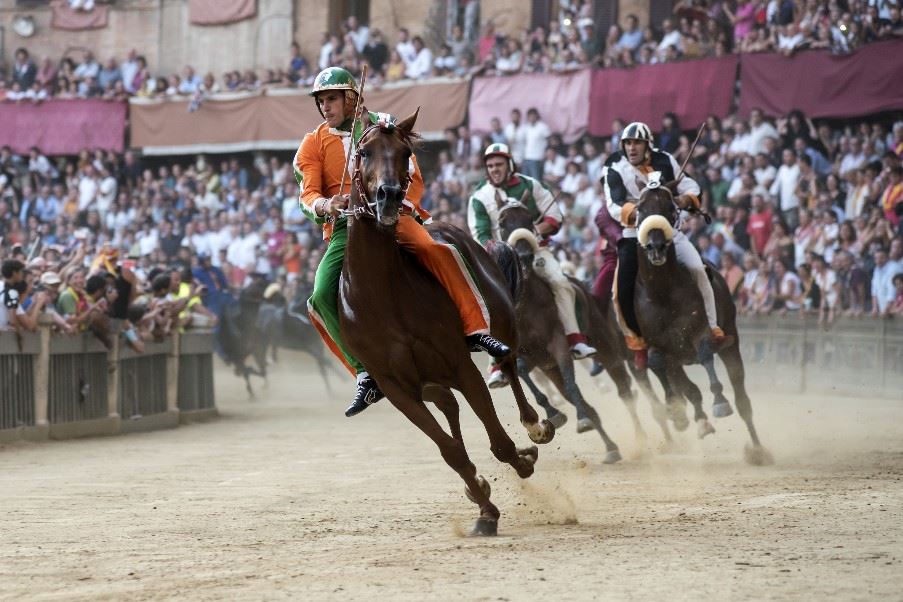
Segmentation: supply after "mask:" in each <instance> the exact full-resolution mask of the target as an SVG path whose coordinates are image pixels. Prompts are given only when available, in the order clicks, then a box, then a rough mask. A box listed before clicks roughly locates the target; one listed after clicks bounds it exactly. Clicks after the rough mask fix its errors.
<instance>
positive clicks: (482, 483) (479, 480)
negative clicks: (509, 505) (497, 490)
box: [464, 475, 492, 504]
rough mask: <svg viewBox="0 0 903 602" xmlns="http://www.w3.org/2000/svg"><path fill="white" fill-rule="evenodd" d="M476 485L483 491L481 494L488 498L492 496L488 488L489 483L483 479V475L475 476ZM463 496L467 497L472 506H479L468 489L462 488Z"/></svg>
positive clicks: (490, 488)
mask: <svg viewBox="0 0 903 602" xmlns="http://www.w3.org/2000/svg"><path fill="white" fill-rule="evenodd" d="M477 483H478V484H479V485H480V489H482V490H483V493H484V494H485V495H486V497H487V498H488V497H489V496H490V494H492V487H490V486H489V481H487V480H486V479H484V478H483V475H477ZM464 495H466V496H467V499H469V500H470V501H471V502H473V503H474V504H479V502H478V501H477V500H476V499H475V498H474V497H473V494H472V493H471V492H470V489H469V488H468V487H464Z"/></svg>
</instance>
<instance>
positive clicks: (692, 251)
mask: <svg viewBox="0 0 903 602" xmlns="http://www.w3.org/2000/svg"><path fill="white" fill-rule="evenodd" d="M674 252H675V253H676V254H677V261H679V262H680V264H681V265H682V266H684V267H685V268H687V269H688V270H690V273H691V274H692V275H693V278H694V279H695V280H696V286H698V287H699V292H700V293H702V301H703V303H704V304H705V314H706V317H708V320H709V328H715V327H717V326H718V312H717V310H716V309H715V291H714V290H712V283H711V282H709V277H708V276H707V275H706V273H705V264H703V263H702V257H700V256H699V251H697V250H696V247H694V246H693V243H691V242H690V239H689V238H687V235H686V234H684V233H683V232H681V231H679V230H678V231H675V232H674Z"/></svg>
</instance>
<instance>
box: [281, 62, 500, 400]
mask: <svg viewBox="0 0 903 602" xmlns="http://www.w3.org/2000/svg"><path fill="white" fill-rule="evenodd" d="M310 94H311V96H313V97H314V100H315V103H316V107H317V111H318V112H319V113H320V115H321V116H322V117H323V118H324V120H325V121H324V122H323V123H321V124H320V125H319V126H318V127H317V128H316V129H315V130H314V131H313V132H310V133H308V134H307V135H305V136H304V139H303V140H302V142H301V146H300V148H299V149H298V152H297V153H296V154H295V159H294V161H293V163H294V168H295V178H296V179H297V180H298V183H299V185H300V186H301V199H300V200H301V208H302V211H304V213H305V215H306V216H307V217H308V218H309V219H311V220H313V221H314V222H316V223H317V224H320V225H322V226H323V238H324V239H326V240H327V241H328V243H329V244H328V246H327V248H326V252H325V253H324V255H323V258H322V260H321V261H320V265H319V266H318V267H317V274H316V281H315V283H314V291H313V294H312V295H311V297H310V299H309V300H308V302H307V307H308V312H309V313H310V316H311V321H312V322H313V324H314V326H315V327H316V328H317V331H318V332H319V333H320V336H321V337H322V338H323V340H324V342H325V343H326V345H327V346H328V347H329V349H330V350H331V351H332V352H333V353H334V354H335V355H336V356H337V357H338V358H339V359H340V360H341V361H342V363H343V364H345V366H346V367H347V368H348V369H349V370H350V371H351V372H352V373H354V374H356V375H357V393H356V394H355V397H354V401H353V402H352V403H351V405H350V406H349V407H348V409H346V410H345V415H346V416H349V417H350V416H354V415H356V414H359V413H360V412H362V411H363V410H365V409H366V408H367V407H369V406H370V405H371V404H373V403H375V402H377V401H379V400H380V399H382V397H383V393H382V392H381V391H380V390H379V387H378V385H377V383H376V381H375V380H374V379H373V378H371V377H370V375H369V374H368V373H367V371H366V369H365V368H364V366H363V365H362V364H361V363H360V362H359V361H358V360H357V359H356V358H355V357H354V356H352V355H351V354H350V353H349V351H348V349H347V348H346V347H345V345H344V343H343V341H342V337H341V332H340V330H339V312H338V298H339V277H340V276H341V272H342V262H343V260H344V257H345V246H346V243H347V239H348V232H347V218H346V217H345V216H343V215H342V211H343V210H344V209H346V208H347V207H348V200H349V193H350V191H351V176H350V174H349V172H348V166H349V162H350V161H351V159H352V153H351V147H352V145H353V143H356V142H357V140H358V139H359V138H360V136H361V134H362V133H363V132H362V131H361V128H360V122H359V121H358V120H356V119H354V112H355V108H356V107H358V106H360V105H359V103H358V94H359V90H358V87H357V84H356V83H355V81H354V77H353V76H352V75H351V73H349V72H348V71H346V70H345V69H341V68H338V67H329V68H327V69H324V70H323V71H321V72H320V74H319V75H317V77H316V79H315V80H314V85H313V89H312V90H311V92H310ZM364 118H365V119H367V120H369V123H371V124H380V125H384V126H388V127H391V124H393V123H394V122H395V118H394V117H392V116H391V115H388V114H385V113H373V112H368V114H367V115H365V116H364ZM352 129H353V131H352ZM352 139H353V140H352ZM408 170H409V173H410V176H411V183H410V186H409V188H408V191H407V194H406V197H405V200H404V202H403V206H404V207H403V210H402V215H401V217H400V219H399V221H398V226H397V229H396V235H397V237H398V243H399V244H400V245H401V246H402V247H404V248H406V249H407V250H408V251H410V252H412V253H413V254H414V255H416V256H417V258H418V259H419V260H420V261H421V263H423V265H424V267H425V268H427V269H428V270H429V271H430V272H431V273H432V274H433V275H434V276H435V277H436V279H437V280H438V281H439V282H440V283H442V285H443V286H444V287H445V290H446V291H448V293H449V296H450V297H451V299H452V300H453V301H454V303H455V305H457V307H458V310H459V313H460V316H461V322H462V323H463V326H464V333H463V334H464V335H466V337H465V340H466V343H467V344H468V346H469V347H470V348H471V349H472V350H475V351H486V352H488V353H489V354H490V355H492V356H495V357H502V356H505V355H508V354H509V353H510V352H511V349H510V348H509V347H508V346H507V345H505V344H504V343H502V342H500V341H498V340H497V339H495V338H494V337H492V336H491V335H490V334H489V312H488V310H487V308H486V303H485V302H484V300H483V297H482V294H481V293H480V291H479V289H478V288H477V286H476V284H475V282H474V281H473V279H472V278H471V277H470V274H469V272H468V271H467V269H466V268H465V263H464V259H463V257H462V256H461V255H460V253H458V251H457V250H456V249H455V248H454V247H453V246H451V245H444V244H440V243H438V242H436V241H434V240H433V239H432V237H430V235H429V234H428V233H427V231H426V230H425V229H424V228H423V226H422V225H421V224H422V222H424V221H426V220H428V219H429V213H427V211H426V210H425V209H423V208H422V207H421V206H420V197H421V196H422V194H423V179H422V177H421V176H420V168H419V167H418V166H417V160H416V158H415V157H414V156H413V155H412V156H411V160H410V163H409V166H408Z"/></svg>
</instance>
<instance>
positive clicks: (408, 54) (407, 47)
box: [395, 40, 417, 64]
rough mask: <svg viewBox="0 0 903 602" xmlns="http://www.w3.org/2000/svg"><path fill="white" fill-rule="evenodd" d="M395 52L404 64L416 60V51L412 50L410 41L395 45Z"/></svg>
mask: <svg viewBox="0 0 903 602" xmlns="http://www.w3.org/2000/svg"><path fill="white" fill-rule="evenodd" d="M395 50H396V51H397V52H398V56H400V57H401V60H403V61H404V62H405V64H407V63H410V62H411V61H413V60H414V59H415V58H417V51H416V50H414V44H412V43H411V41H410V40H408V41H407V42H399V43H398V44H396V45H395Z"/></svg>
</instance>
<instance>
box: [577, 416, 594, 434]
mask: <svg viewBox="0 0 903 602" xmlns="http://www.w3.org/2000/svg"><path fill="white" fill-rule="evenodd" d="M594 428H596V427H595V426H594V425H593V421H592V420H590V419H589V418H581V419H580V420H578V421H577V432H578V433H586V432H588V431H591V430H593V429H594Z"/></svg>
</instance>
